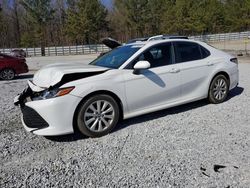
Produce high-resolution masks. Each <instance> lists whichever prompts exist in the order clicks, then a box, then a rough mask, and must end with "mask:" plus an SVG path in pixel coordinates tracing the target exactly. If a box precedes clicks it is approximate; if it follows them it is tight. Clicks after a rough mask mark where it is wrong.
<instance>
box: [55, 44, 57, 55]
mask: <svg viewBox="0 0 250 188" xmlns="http://www.w3.org/2000/svg"><path fill="white" fill-rule="evenodd" d="M55 51H56V56H57V47H56V46H55Z"/></svg>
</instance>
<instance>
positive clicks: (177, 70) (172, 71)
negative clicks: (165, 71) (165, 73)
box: [169, 68, 181, 73]
mask: <svg viewBox="0 0 250 188" xmlns="http://www.w3.org/2000/svg"><path fill="white" fill-rule="evenodd" d="M180 71H181V70H180V69H176V68H173V69H171V70H170V71H169V72H170V73H178V72H180Z"/></svg>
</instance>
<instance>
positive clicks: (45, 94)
mask: <svg viewBox="0 0 250 188" xmlns="http://www.w3.org/2000/svg"><path fill="white" fill-rule="evenodd" d="M74 88H75V87H67V88H52V89H46V90H44V91H42V92H39V93H35V94H34V97H33V98H32V99H33V100H34V101H36V100H45V99H51V98H55V97H61V96H64V95H67V94H69V93H70V92H71V91H72V90H73V89H74Z"/></svg>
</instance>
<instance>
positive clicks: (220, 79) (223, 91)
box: [208, 75, 229, 104]
mask: <svg viewBox="0 0 250 188" xmlns="http://www.w3.org/2000/svg"><path fill="white" fill-rule="evenodd" d="M228 92H229V81H228V79H227V78H226V77H225V76H224V75H218V76H216V77H215V78H214V79H213V81H212V83H211V85H210V88H209V94H208V100H209V101H210V102H211V103H213V104H219V103H222V102H224V101H225V100H226V98H227V96H228Z"/></svg>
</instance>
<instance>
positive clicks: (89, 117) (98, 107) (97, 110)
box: [84, 100, 115, 133]
mask: <svg viewBox="0 0 250 188" xmlns="http://www.w3.org/2000/svg"><path fill="white" fill-rule="evenodd" d="M114 118H115V110H114V107H113V106H112V104H111V103H110V102H108V101H106V100H98V101H95V102H93V103H91V104H90V105H89V106H88V107H87V109H86V110H85V113H84V123H85V125H86V126H87V128H88V129H89V130H90V131H93V132H97V133H98V132H102V131H105V130H106V129H108V128H109V127H110V126H111V125H112V123H113V121H114Z"/></svg>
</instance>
